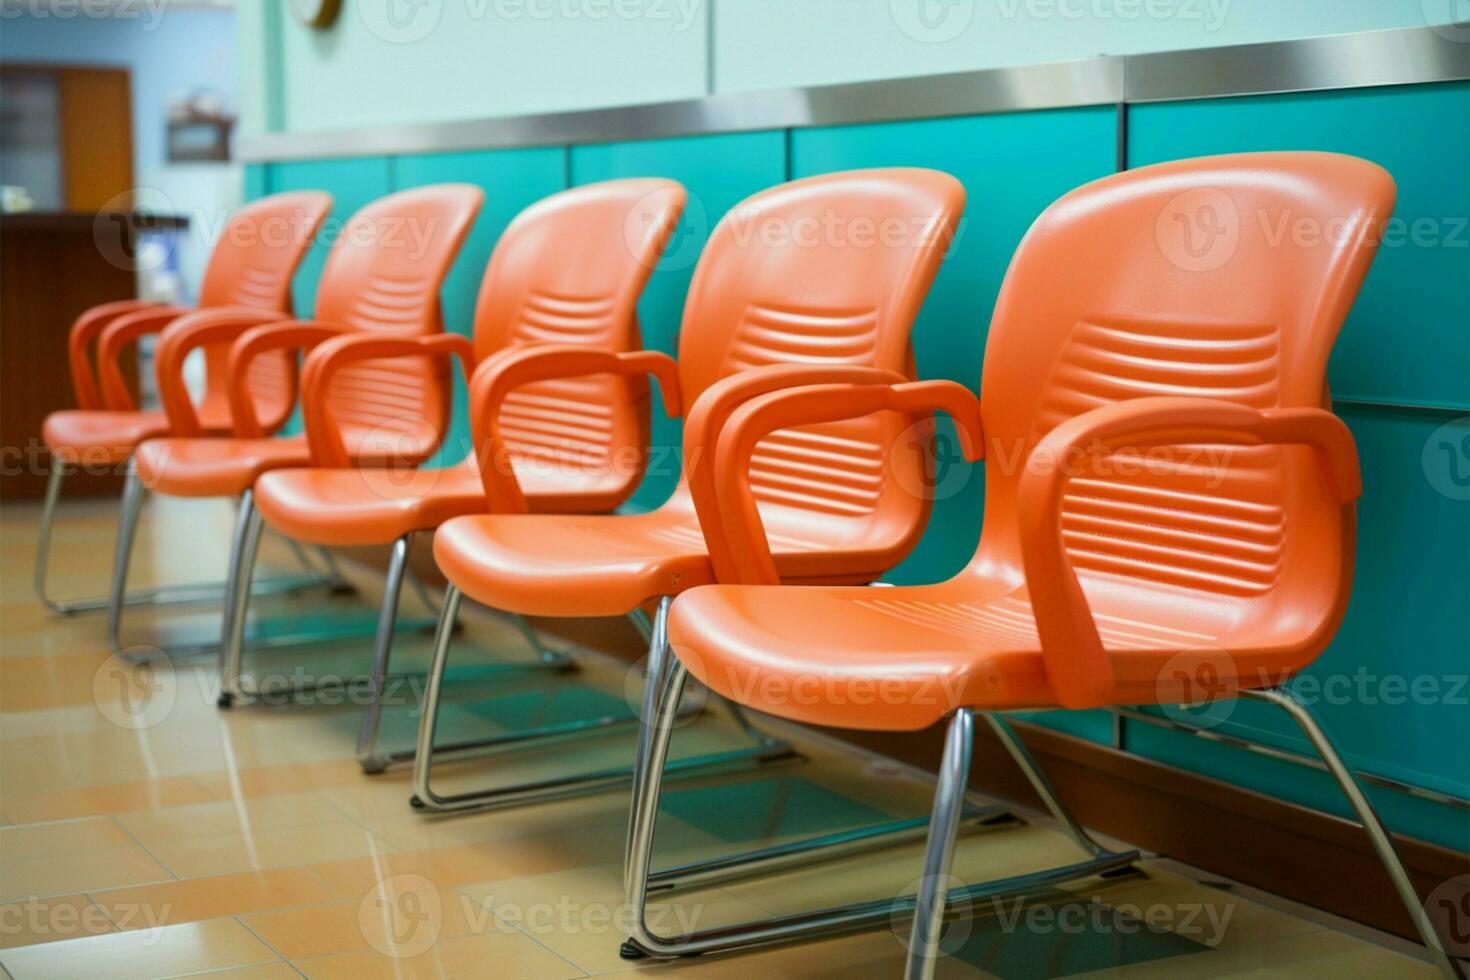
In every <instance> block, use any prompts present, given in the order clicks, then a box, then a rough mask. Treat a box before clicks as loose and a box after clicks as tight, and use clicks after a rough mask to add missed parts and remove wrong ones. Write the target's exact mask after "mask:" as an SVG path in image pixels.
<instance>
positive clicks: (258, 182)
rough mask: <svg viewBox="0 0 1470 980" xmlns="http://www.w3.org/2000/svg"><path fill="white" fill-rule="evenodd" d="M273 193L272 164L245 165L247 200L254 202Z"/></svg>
mask: <svg viewBox="0 0 1470 980" xmlns="http://www.w3.org/2000/svg"><path fill="white" fill-rule="evenodd" d="M270 192H271V164H268V163H247V164H245V200H247V201H254V200H255V199H257V198H261V197H265V196H266V195H267V194H269V193H270Z"/></svg>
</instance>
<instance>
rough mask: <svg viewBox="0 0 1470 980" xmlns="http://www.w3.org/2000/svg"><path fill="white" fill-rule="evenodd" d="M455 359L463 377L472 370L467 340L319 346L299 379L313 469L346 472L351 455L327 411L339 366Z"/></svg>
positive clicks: (350, 339)
mask: <svg viewBox="0 0 1470 980" xmlns="http://www.w3.org/2000/svg"><path fill="white" fill-rule="evenodd" d="M414 355H420V356H424V357H435V358H452V357H457V358H459V360H460V363H461V364H462V365H463V367H464V372H465V376H466V377H469V375H470V374H471V373H472V372H473V370H474V366H475V346H474V344H473V343H471V341H470V339H469V338H468V337H462V336H460V335H459V334H454V333H437V334H433V335H431V336H428V337H375V336H364V335H362V334H347V335H344V336H338V337H333V338H331V339H330V340H325V341H322V342H321V343H320V344H318V345H317V346H316V348H315V349H313V350H312V352H311V353H310V354H309V355H307V358H306V364H305V365H304V367H303V368H302V375H301V416H302V421H303V423H304V424H305V426H306V441H307V445H308V446H310V447H311V459H312V465H313V466H336V467H343V466H351V465H352V455H351V454H350V453H349V452H348V451H347V444H346V442H345V441H344V440H343V438H342V427H341V426H340V425H338V423H337V419H336V417H335V416H334V415H333V414H332V412H331V409H330V407H329V406H328V405H327V392H328V391H330V390H331V384H332V377H333V375H335V374H336V373H337V372H338V371H339V370H340V369H341V368H342V367H343V365H346V364H350V363H352V362H353V361H367V360H373V359H375V358H380V357H406V356H414Z"/></svg>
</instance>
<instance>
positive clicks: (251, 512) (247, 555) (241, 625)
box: [217, 490, 264, 708]
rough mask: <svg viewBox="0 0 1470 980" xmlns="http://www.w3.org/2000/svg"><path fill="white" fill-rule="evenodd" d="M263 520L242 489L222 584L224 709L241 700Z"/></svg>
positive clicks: (250, 493) (221, 700)
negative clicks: (227, 574)
mask: <svg viewBox="0 0 1470 980" xmlns="http://www.w3.org/2000/svg"><path fill="white" fill-rule="evenodd" d="M263 526H264V520H263V518H262V517H261V515H260V511H258V510H256V509H255V494H254V492H253V491H251V490H246V491H245V492H244V493H243V494H242V495H241V496H240V510H239V512H238V513H237V514H236V515H235V536H234V542H233V544H232V545H231V547H230V577H229V579H228V581H227V583H226V585H225V609H224V621H223V623H222V624H221V633H220V648H219V671H220V673H219V699H218V702H217V703H218V705H219V706H220V707H221V708H228V707H231V706H233V705H234V703H235V702H236V701H237V700H239V699H241V698H242V697H244V692H243V691H242V690H241V689H240V663H241V660H242V659H243V657H244V651H245V617H246V612H247V607H248V605H249V602H250V580H251V578H252V577H253V576H254V574H255V560H256V557H257V556H258V555H259V553H260V533H261V529H262V527H263Z"/></svg>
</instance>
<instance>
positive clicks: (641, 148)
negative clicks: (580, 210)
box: [570, 131, 786, 510]
mask: <svg viewBox="0 0 1470 980" xmlns="http://www.w3.org/2000/svg"><path fill="white" fill-rule="evenodd" d="M570 165H571V182H572V183H573V184H574V185H575V184H589V183H592V182H594V181H599V180H611V179H613V178H616V177H667V178H669V179H671V180H677V181H679V182H680V183H682V184H683V185H684V186H685V187H686V188H688V190H689V203H688V206H687V207H686V208H685V212H684V219H683V221H681V222H680V223H679V228H678V230H677V231H676V233H675V236H674V240H673V242H671V243H670V246H669V249H668V251H667V252H666V254H665V256H664V260H663V261H662V262H660V263H659V266H658V268H657V269H656V270H655V271H654V274H653V277H652V279H651V280H650V281H649V283H648V288H647V289H646V290H645V291H644V293H643V299H642V301H641V302H640V303H639V304H638V316H639V320H640V321H641V327H642V330H643V344H644V346H645V347H647V348H649V349H651V350H661V351H664V352H665V353H668V354H675V353H677V347H678V336H679V323H680V320H681V318H682V317H683V315H684V296H685V294H686V293H687V292H688V291H689V279H690V277H691V276H692V275H693V274H694V264H695V262H696V261H697V260H698V258H699V251H700V249H702V248H703V247H704V242H705V240H706V239H707V238H708V237H709V233H710V230H711V229H713V228H714V226H715V225H716V223H718V222H719V220H720V218H721V217H723V216H724V214H725V212H726V211H728V210H729V209H730V208H731V207H733V206H734V205H736V204H738V203H740V202H741V201H743V200H744V199H745V198H747V197H749V196H750V195H752V194H754V193H755V192H756V191H760V190H764V189H765V188H767V187H770V186H771V185H773V184H779V183H781V182H782V181H783V180H785V179H786V134H785V133H784V132H780V131H773V132H756V133H732V134H722V135H716V136H693V137H686V138H682V139H666V140H638V141H632V142H624V143H604V144H599V145H595V146H575V147H572V149H571V161H570ZM654 404H655V408H654V410H653V430H652V431H653V440H652V445H653V447H654V449H653V452H652V453H651V454H650V457H649V468H648V475H647V477H646V478H645V479H644V481H643V485H642V486H641V487H639V489H638V492H637V493H636V494H635V495H634V496H633V499H632V501H631V502H630V507H631V508H633V509H645V510H646V509H650V508H653V507H657V506H658V505H659V504H660V503H662V502H663V501H664V500H665V499H666V498H667V497H668V495H669V493H670V492H672V491H673V489H674V484H675V483H676V482H678V477H679V457H678V453H677V450H678V447H679V445H680V438H681V437H680V431H681V430H680V426H679V424H678V420H676V419H666V418H664V416H663V414H662V412H661V410H660V408H659V407H658V403H657V401H655V403H654Z"/></svg>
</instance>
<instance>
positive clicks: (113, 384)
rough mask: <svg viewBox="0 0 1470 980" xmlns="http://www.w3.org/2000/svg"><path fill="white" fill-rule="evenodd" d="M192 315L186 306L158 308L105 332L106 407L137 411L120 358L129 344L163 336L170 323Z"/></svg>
mask: <svg viewBox="0 0 1470 980" xmlns="http://www.w3.org/2000/svg"><path fill="white" fill-rule="evenodd" d="M189 312H190V310H189V309H188V308H186V307H182V306H154V307H149V308H148V309H144V310H136V311H134V312H132V313H124V314H123V315H122V316H119V317H116V318H115V319H113V320H112V322H110V323H109V324H107V326H106V327H104V328H103V329H102V335H101V336H100V337H99V338H98V339H97V373H98V375H99V376H100V380H101V382H102V402H103V404H104V405H106V406H107V407H108V408H110V409H112V410H113V411H119V412H127V411H132V410H133V409H135V408H137V406H136V405H134V404H133V396H132V394H131V393H130V392H129V391H128V385H127V381H126V380H124V378H123V373H122V367H121V365H120V363H119V357H118V355H120V354H121V353H122V352H123V348H124V347H126V346H127V345H128V344H131V343H134V342H136V341H137V340H138V338H140V337H145V336H147V335H148V334H151V333H162V332H163V329H164V328H165V327H167V326H168V325H169V324H170V323H173V322H174V321H175V320H177V319H178V318H179V317H181V316H184V315H185V314H187V313H189Z"/></svg>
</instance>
